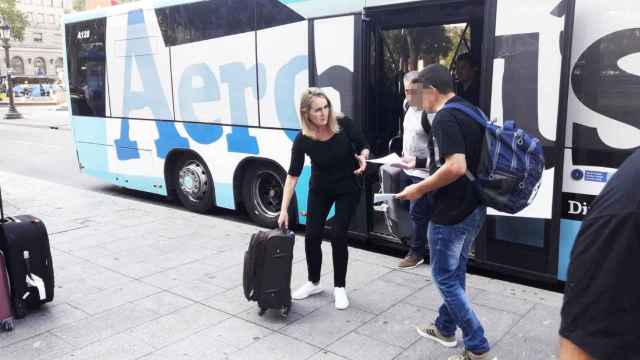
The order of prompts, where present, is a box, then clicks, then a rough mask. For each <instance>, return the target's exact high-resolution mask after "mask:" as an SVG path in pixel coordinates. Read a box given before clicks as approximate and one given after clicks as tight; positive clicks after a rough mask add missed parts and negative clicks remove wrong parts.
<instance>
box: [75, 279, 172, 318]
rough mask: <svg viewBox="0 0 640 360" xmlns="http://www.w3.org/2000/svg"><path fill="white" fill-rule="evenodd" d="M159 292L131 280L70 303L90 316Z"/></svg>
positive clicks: (154, 288)
mask: <svg viewBox="0 0 640 360" xmlns="http://www.w3.org/2000/svg"><path fill="white" fill-rule="evenodd" d="M159 291H160V289H158V288H156V287H154V286H150V285H147V284H145V283H142V282H140V281H136V280H131V281H129V282H126V283H124V284H122V285H118V286H116V287H113V288H110V289H107V290H103V291H100V292H97V293H95V294H92V295H89V296H86V297H76V298H75V299H74V300H72V301H70V305H72V306H75V307H77V308H78V309H80V310H82V311H84V312H86V313H88V314H91V315H95V314H99V313H101V312H103V311H106V310H109V309H113V308H115V307H118V306H120V305H122V304H126V303H128V302H131V301H135V300H138V299H142V298H145V297H147V296H149V295H151V294H154V293H157V292H159Z"/></svg>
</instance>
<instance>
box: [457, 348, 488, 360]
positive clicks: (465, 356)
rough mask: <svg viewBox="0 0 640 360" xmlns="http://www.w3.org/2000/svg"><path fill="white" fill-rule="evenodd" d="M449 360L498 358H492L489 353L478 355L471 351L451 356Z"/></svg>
mask: <svg viewBox="0 0 640 360" xmlns="http://www.w3.org/2000/svg"><path fill="white" fill-rule="evenodd" d="M449 360H498V358H497V357H494V356H491V353H490V352H489V351H487V352H486V353H484V354H480V355H476V354H474V353H472V352H471V351H469V350H465V351H464V352H463V353H462V354H459V355H453V356H450V357H449Z"/></svg>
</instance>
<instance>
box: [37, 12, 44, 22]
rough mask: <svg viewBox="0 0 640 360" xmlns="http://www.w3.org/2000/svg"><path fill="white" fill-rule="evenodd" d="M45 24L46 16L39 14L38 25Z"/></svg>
mask: <svg viewBox="0 0 640 360" xmlns="http://www.w3.org/2000/svg"><path fill="white" fill-rule="evenodd" d="M43 23H44V14H42V13H38V15H37V17H36V24H43Z"/></svg>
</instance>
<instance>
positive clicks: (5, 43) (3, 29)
mask: <svg viewBox="0 0 640 360" xmlns="http://www.w3.org/2000/svg"><path fill="white" fill-rule="evenodd" d="M0 37H1V38H2V47H3V48H4V56H5V62H6V64H7V92H8V93H9V111H7V113H6V114H5V115H4V118H5V119H22V114H20V113H19V112H18V111H17V110H16V106H15V104H14V103H13V80H12V79H11V72H12V70H11V63H10V61H9V48H10V47H11V46H10V45H9V39H10V38H11V29H10V28H9V25H7V24H4V25H2V26H0Z"/></svg>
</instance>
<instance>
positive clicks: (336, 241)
mask: <svg viewBox="0 0 640 360" xmlns="http://www.w3.org/2000/svg"><path fill="white" fill-rule="evenodd" d="M359 199H360V193H359V192H356V191H353V192H347V193H342V194H333V193H331V192H330V191H328V192H319V191H313V190H311V191H309V198H308V203H307V205H308V206H307V229H306V232H305V237H304V250H305V253H306V255H307V270H308V272H309V281H311V282H313V283H317V282H318V281H320V267H321V266H322V249H321V247H320V245H321V244H322V237H323V231H324V226H325V222H326V219H327V216H328V215H329V211H330V210H331V206H332V205H333V204H334V203H335V206H336V207H335V215H334V217H333V223H332V229H331V230H332V231H331V250H332V254H333V284H334V286H335V287H344V286H345V278H346V276H347V261H348V259H349V252H348V250H347V231H348V230H349V224H350V223H351V218H352V217H353V214H354V213H355V211H356V206H357V205H358V200H359Z"/></svg>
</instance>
